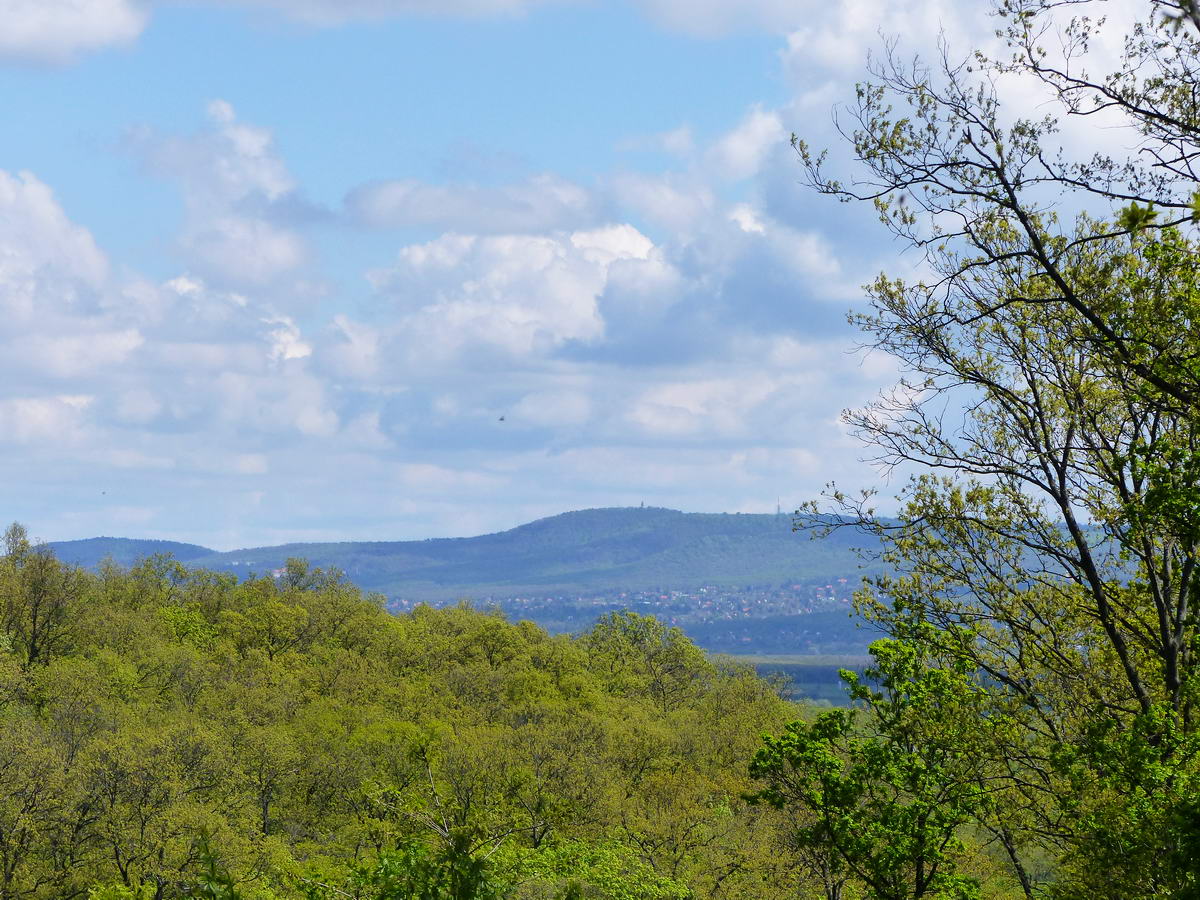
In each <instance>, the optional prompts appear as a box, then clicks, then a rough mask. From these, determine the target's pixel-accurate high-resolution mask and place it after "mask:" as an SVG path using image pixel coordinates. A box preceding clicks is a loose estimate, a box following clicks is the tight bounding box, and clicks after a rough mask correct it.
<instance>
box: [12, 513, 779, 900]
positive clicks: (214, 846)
mask: <svg viewBox="0 0 1200 900" xmlns="http://www.w3.org/2000/svg"><path fill="white" fill-rule="evenodd" d="M5 541H6V546H5V552H4V555H3V557H0V598H3V606H2V607H0V613H2V615H3V620H2V621H0V897H3V898H5V900H17V898H21V900H25V898H29V900H33V898H47V900H49V898H56V900H57V898H71V897H92V898H94V900H130V898H137V900H145V898H155V900H157V898H177V897H190V896H204V897H226V898H233V897H240V898H244V900H252V898H253V900H266V898H298V897H305V898H334V897H346V896H350V897H360V898H364V900H385V898H409V897H413V898H416V897H421V898H431V900H432V898H438V897H460V898H465V897H479V898H483V897H491V896H496V897H499V896H503V897H530V898H533V897H538V898H552V897H597V898H614V900H616V898H622V900H624V898H629V900H632V898H661V900H672V898H684V897H693V896H695V897H747V898H750V897H772V896H777V897H785V896H792V895H794V893H795V890H796V889H797V885H798V884H799V883H800V882H799V881H798V879H801V878H802V873H801V872H800V870H799V868H798V867H797V866H796V865H795V864H794V863H793V862H792V861H791V860H790V858H789V856H788V854H787V853H786V852H784V849H785V844H786V840H787V830H786V828H785V827H784V823H785V821H786V817H784V816H781V815H780V814H777V813H775V812H774V811H772V810H769V809H766V808H756V807H752V806H750V805H749V804H748V803H747V802H746V801H745V800H744V799H743V795H744V794H745V793H746V792H747V791H748V790H749V789H750V788H751V787H752V782H751V781H750V779H749V776H748V773H747V771H746V761H747V759H748V758H749V756H750V754H751V752H752V749H753V744H754V742H755V741H756V740H757V736H758V734H759V733H760V732H761V731H764V730H773V729H776V728H778V727H781V725H782V724H783V723H784V722H785V721H786V720H787V719H788V718H790V717H792V716H794V715H795V711H796V708H795V707H794V706H792V705H791V704H788V703H785V702H784V701H783V700H781V699H780V698H779V696H778V695H777V694H776V692H775V691H774V690H773V689H772V687H771V686H770V685H769V684H767V683H766V682H763V681H761V680H760V679H758V678H756V677H755V676H754V674H753V673H752V672H751V671H750V670H748V669H747V668H744V667H739V666H736V665H732V664H725V663H721V662H714V661H712V660H710V659H709V658H708V657H707V656H706V655H705V654H703V653H702V652H701V651H699V650H698V649H697V648H696V647H695V646H693V645H692V644H691V643H690V642H689V641H688V640H687V639H686V638H685V637H684V636H683V635H682V634H681V633H680V632H679V631H677V630H675V629H670V628H667V627H665V626H663V625H662V624H660V623H659V622H657V621H656V620H654V619H650V618H645V617H640V616H636V615H632V614H613V615H611V616H608V617H606V618H605V619H603V620H602V621H600V622H598V623H597V624H596V625H595V626H594V627H593V628H592V629H591V630H590V631H588V632H586V633H584V634H582V635H580V636H578V637H575V638H572V637H567V636H560V637H551V636H549V635H547V634H546V633H545V632H543V631H541V630H540V629H538V628H537V627H535V626H533V625H531V624H530V623H524V622H523V623H516V624H514V623H510V622H508V621H505V620H504V618H503V617H502V616H499V615H498V614H493V613H489V612H486V611H478V610H474V609H471V608H469V607H465V606H463V607H454V608H447V609H441V610H434V609H431V608H428V607H419V608H417V609H416V611H414V612H412V613H411V614H407V615H402V616H393V615H390V614H388V613H387V612H386V611H385V610H384V609H383V608H382V606H381V604H380V602H379V600H380V598H377V597H371V596H367V595H363V594H362V593H361V592H360V591H359V590H358V589H357V588H356V587H354V586H352V585H350V584H349V583H347V582H346V581H345V580H344V579H343V578H341V577H340V576H339V575H337V574H336V573H332V572H326V571H321V570H317V569H311V568H309V567H308V566H307V565H306V564H305V563H303V562H301V561H298V560H293V561H292V562H290V563H289V565H288V566H287V569H286V571H285V572H284V573H283V574H282V575H281V576H280V577H277V578H276V577H263V578H249V579H246V580H242V581H238V580H237V579H235V578H233V577H232V576H228V575H223V574H215V573H212V572H209V571H205V570H189V569H186V568H184V567H183V566H182V565H180V564H179V563H177V562H175V561H173V560H171V559H170V558H167V557H153V558H151V559H149V560H146V561H144V562H142V563H141V564H139V565H137V566H134V567H133V568H131V569H123V568H120V567H117V566H107V567H104V568H102V569H101V570H100V571H99V572H89V571H85V570H82V569H78V568H75V567H72V566H69V565H66V564H64V563H62V562H60V561H58V560H56V559H55V558H54V557H53V556H52V555H51V554H50V553H48V552H47V551H45V550H44V549H43V548H39V547H36V546H32V545H31V544H30V543H29V541H28V540H27V539H26V537H25V533H24V530H23V529H22V528H20V527H19V526H13V527H12V528H10V529H9V530H8V532H7V534H6V537H5Z"/></svg>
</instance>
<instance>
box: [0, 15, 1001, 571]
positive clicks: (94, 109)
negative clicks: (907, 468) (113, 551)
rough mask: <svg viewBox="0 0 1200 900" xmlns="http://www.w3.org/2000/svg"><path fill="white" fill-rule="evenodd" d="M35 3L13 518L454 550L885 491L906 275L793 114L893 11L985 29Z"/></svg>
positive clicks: (6, 79)
mask: <svg viewBox="0 0 1200 900" xmlns="http://www.w3.org/2000/svg"><path fill="white" fill-rule="evenodd" d="M0 12H2V13H3V14H4V19H5V22H6V28H5V33H4V34H0V115H2V116H3V119H4V121H5V123H6V127H5V137H4V140H3V141H0V310H2V311H3V314H4V315H3V319H2V321H3V324H0V344H2V345H3V346H2V347H0V368H2V370H3V371H0V376H2V379H0V461H3V463H4V465H5V468H6V469H7V471H8V474H9V477H8V478H6V479H4V482H3V486H0V501H2V503H0V505H2V507H3V510H4V513H3V514H4V515H5V516H6V517H7V518H8V519H10V520H12V519H16V520H20V521H22V522H24V523H26V524H27V525H28V526H29V527H30V529H31V531H32V532H33V533H34V534H36V535H38V536H39V537H42V538H45V539H48V540H54V539H69V538H77V537H86V536H92V535H99V534H108V535H130V536H146V537H160V538H171V539H177V540H187V541H195V542H198V543H203V544H207V545H209V546H214V547H219V548H231V547H236V546H246V545H251V544H267V543H277V542H282V541H288V540H315V539H322V540H326V539H401V538H419V537H428V536H440V535H463V534H472V533H479V532H484V531H491V530H497V529H501V528H506V527H511V526H512V525H515V524H518V523H520V522H523V521H527V520H530V519H533V518H536V517H539V516H544V515H551V514H554V513H557V512H561V511H564V510H568V509H575V508H581V507H589V506H609V505H625V504H631V505H636V504H637V503H640V502H645V503H647V504H654V505H663V506H671V507H675V508H680V509H685V510H711V511H718V510H720V511H730V512H732V511H773V510H774V509H775V505H776V503H777V502H781V503H782V504H783V505H784V506H785V507H788V508H791V507H793V506H794V505H796V504H797V503H799V502H801V501H802V500H804V499H806V498H809V497H811V496H813V495H814V494H815V493H816V492H817V491H818V490H819V489H820V487H821V486H822V485H823V484H825V482H827V481H829V480H831V479H836V480H838V481H839V482H841V483H843V484H846V485H874V484H878V483H879V473H878V472H877V471H876V470H875V469H874V468H872V467H871V466H870V465H868V464H866V463H864V462H862V461H861V457H862V455H863V451H862V450H861V449H860V448H859V447H858V445H857V444H856V443H855V441H854V439H853V438H852V437H851V436H849V435H847V434H846V433H845V430H844V428H843V427H842V426H841V424H840V423H839V421H838V415H839V412H840V410H841V409H843V408H845V407H851V406H858V405H861V404H863V403H865V402H867V401H869V400H870V399H871V398H872V397H873V396H874V395H875V394H876V393H877V392H878V391H879V390H880V389H881V388H882V387H884V386H886V385H888V384H889V383H891V382H892V381H893V380H894V378H895V371H894V367H893V366H892V364H891V362H890V361H889V360H888V359H886V358H883V357H880V356H879V355H877V354H876V355H863V354H861V353H857V354H856V353H854V352H852V351H851V348H852V346H853V344H854V335H853V333H852V332H851V331H850V330H849V328H848V326H846V325H845V323H844V318H845V314H846V312H847V310H849V309H850V308H852V307H853V306H854V305H855V304H856V303H859V302H860V291H859V288H858V285H859V284H861V283H862V282H865V281H867V280H869V279H870V278H871V277H872V275H873V274H874V273H875V272H877V271H878V270H879V269H880V268H884V267H888V268H891V269H893V270H895V268H896V267H897V266H898V265H902V263H901V262H897V249H898V248H896V247H895V246H894V245H891V244H889V243H888V242H887V241H886V240H883V239H882V236H881V235H880V234H879V232H878V231H877V229H876V228H875V226H874V224H873V220H872V217H871V215H870V214H869V212H868V211H867V210H856V209H850V208H847V207H844V206H839V205H838V204H835V203H831V202H827V201H825V200H823V199H821V198H819V197H817V196H815V195H813V194H811V193H809V192H807V191H806V190H805V189H804V188H802V187H801V186H800V185H799V184H798V183H797V182H798V180H799V177H800V173H799V171H798V168H797V166H796V164H795V161H794V158H793V155H792V153H791V150H790V148H789V146H788V137H789V135H790V134H791V133H792V132H793V131H795V132H800V133H802V134H804V135H806V136H808V137H811V138H813V139H815V140H816V141H817V142H818V143H821V142H824V141H830V140H831V137H830V135H829V131H830V128H829V121H830V108H831V106H832V105H833V104H834V103H835V102H836V101H838V100H839V99H842V98H844V97H846V96H848V94H849V93H850V92H851V91H852V85H853V82H854V81H855V79H856V78H858V77H861V75H862V72H863V67H864V64H865V59H866V54H867V51H868V50H869V49H870V48H871V47H873V46H875V44H876V43H877V40H878V38H877V30H878V29H879V28H884V29H885V30H890V31H894V32H898V33H909V34H911V35H919V36H921V39H922V40H925V41H926V42H928V39H929V37H930V35H931V34H933V33H936V31H937V29H938V28H943V29H945V30H946V31H947V33H948V34H949V35H950V36H951V37H958V38H962V37H963V36H964V35H966V36H969V35H972V34H974V33H976V32H977V31H978V30H979V29H980V27H983V28H986V25H987V23H986V20H981V17H978V16H972V15H969V14H967V15H964V14H963V13H962V12H961V10H959V9H958V8H957V7H955V6H954V5H952V4H949V3H937V2H922V3H918V2H900V3H886V4H885V3H882V2H876V0H836V2H822V3H815V2H811V0H798V2H786V3H785V2H782V0H737V2H734V0H692V2H687V3H685V2H682V0H630V2H626V3H618V2H600V0H595V2H553V0H546V2H529V0H439V2H436V3H435V2H429V0H225V2H219V0H212V2H191V3H173V2H159V3H150V2H139V0H0ZM918 43H919V42H918ZM882 486H883V488H884V490H885V491H886V490H888V486H887V485H886V484H884V485H882ZM893 487H894V486H893Z"/></svg>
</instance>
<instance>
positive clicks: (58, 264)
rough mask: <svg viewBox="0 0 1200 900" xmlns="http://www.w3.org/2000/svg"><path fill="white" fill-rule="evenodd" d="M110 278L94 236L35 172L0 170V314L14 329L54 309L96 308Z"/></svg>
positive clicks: (106, 261)
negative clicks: (0, 312) (75, 221)
mask: <svg viewBox="0 0 1200 900" xmlns="http://www.w3.org/2000/svg"><path fill="white" fill-rule="evenodd" d="M108 274H109V266H108V260H107V258H106V257H105V255H104V254H103V253H102V252H101V251H100V250H99V248H97V246H96V242H95V241H94V240H93V239H92V236H91V234H90V233H89V232H88V231H87V229H84V228H80V227H79V226H78V225H75V224H73V223H71V222H70V221H69V220H68V219H67V217H66V215H65V214H64V213H63V211H62V208H61V207H60V206H59V205H58V201H57V200H56V199H55V197H54V192H53V191H51V190H50V188H49V187H47V186H46V185H45V184H44V183H42V182H41V181H39V180H38V179H37V177H36V176H34V175H32V174H31V173H29V172H21V173H20V174H17V175H12V174H10V173H8V172H4V171H0V286H2V287H3V290H0V310H3V312H4V316H5V318H6V319H8V320H9V323H10V324H12V323H14V322H24V321H28V320H29V319H31V318H32V317H34V316H35V315H39V316H40V315H45V313H46V311H47V309H48V308H51V309H53V308H57V309H74V310H84V309H88V308H92V307H94V306H95V305H96V298H97V295H98V294H99V292H100V291H102V290H103V288H104V286H105V283H106V281H107V279H108ZM3 327H4V326H3V324H2V323H0V328H3Z"/></svg>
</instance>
